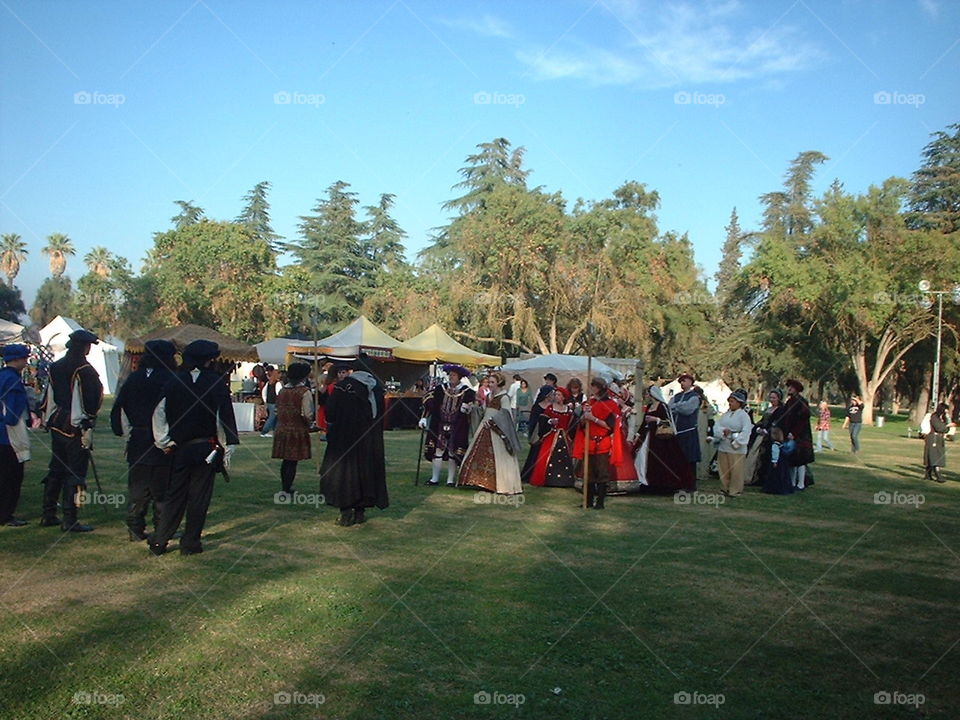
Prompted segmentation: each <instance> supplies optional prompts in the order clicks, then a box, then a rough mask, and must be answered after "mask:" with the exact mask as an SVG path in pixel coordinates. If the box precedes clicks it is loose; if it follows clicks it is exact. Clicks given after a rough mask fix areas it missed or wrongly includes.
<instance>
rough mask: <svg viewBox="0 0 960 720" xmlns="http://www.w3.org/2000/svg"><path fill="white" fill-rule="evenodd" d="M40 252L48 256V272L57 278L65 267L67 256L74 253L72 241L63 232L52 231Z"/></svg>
mask: <svg viewBox="0 0 960 720" xmlns="http://www.w3.org/2000/svg"><path fill="white" fill-rule="evenodd" d="M40 252H41V253H42V254H44V255H46V256H48V257H49V258H50V274H51V275H52V276H53V277H54V278H59V277H61V276H62V275H63V273H64V271H65V270H66V269H67V257H69V256H70V255H76V253H77V251H76V250H75V249H74V247H73V241H72V240H70V238H69V237H67V236H66V235H64V234H63V233H53V234H52V235H49V236H47V244H46V245H44V246H43V248H41V249H40Z"/></svg>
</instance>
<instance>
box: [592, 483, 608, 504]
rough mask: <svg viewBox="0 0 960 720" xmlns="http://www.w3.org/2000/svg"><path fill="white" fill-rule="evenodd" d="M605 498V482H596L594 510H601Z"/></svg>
mask: <svg viewBox="0 0 960 720" xmlns="http://www.w3.org/2000/svg"><path fill="white" fill-rule="evenodd" d="M606 499H607V484H606V483H605V482H602V483H597V497H596V501H595V502H594V504H593V509H594V510H603V506H604V501H605V500H606Z"/></svg>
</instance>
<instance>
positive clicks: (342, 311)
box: [292, 180, 375, 333]
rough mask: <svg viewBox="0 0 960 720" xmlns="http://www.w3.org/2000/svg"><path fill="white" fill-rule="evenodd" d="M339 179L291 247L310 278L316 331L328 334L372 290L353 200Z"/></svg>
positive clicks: (349, 316) (302, 223)
mask: <svg viewBox="0 0 960 720" xmlns="http://www.w3.org/2000/svg"><path fill="white" fill-rule="evenodd" d="M349 187H350V184H349V183H346V182H344V181H342V180H338V181H337V182H335V183H333V184H332V185H331V186H330V187H329V188H327V196H326V197H325V198H321V199H319V200H317V204H316V206H315V207H314V208H313V214H312V215H305V216H302V217H301V218H300V226H299V229H300V240H299V241H298V242H297V243H295V244H294V245H293V246H292V250H293V252H294V255H296V257H297V259H298V261H299V265H300V266H301V268H302V269H303V270H305V271H306V273H307V275H308V276H309V278H310V292H311V294H312V296H313V300H312V301H313V302H315V303H316V307H317V317H318V330H319V331H320V332H324V333H329V332H333V331H335V330H338V329H339V328H340V327H342V326H343V325H344V324H345V323H347V322H349V321H350V320H352V319H353V318H354V317H355V316H356V314H357V312H358V311H359V309H360V306H361V305H362V304H363V300H364V298H365V297H366V295H367V293H368V292H369V291H370V289H371V288H372V287H373V285H374V270H375V268H374V264H373V260H372V258H371V256H370V253H369V252H368V247H367V244H366V243H365V242H364V241H363V235H364V233H365V230H366V228H365V225H364V223H362V222H360V221H358V220H357V218H356V214H355V213H356V205H357V203H358V201H357V195H356V193H353V192H350V191H348V190H347V188H349Z"/></svg>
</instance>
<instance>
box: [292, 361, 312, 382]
mask: <svg viewBox="0 0 960 720" xmlns="http://www.w3.org/2000/svg"><path fill="white" fill-rule="evenodd" d="M309 374H310V366H309V365H308V364H307V363H293V364H292V365H291V366H290V367H288V368H287V380H289V381H290V382H300V381H301V380H303V379H304V378H305V377H306V376H307V375H309Z"/></svg>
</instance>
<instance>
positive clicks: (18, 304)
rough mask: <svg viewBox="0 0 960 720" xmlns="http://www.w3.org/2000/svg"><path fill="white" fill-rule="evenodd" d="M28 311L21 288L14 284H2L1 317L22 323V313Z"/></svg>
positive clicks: (0, 294)
mask: <svg viewBox="0 0 960 720" xmlns="http://www.w3.org/2000/svg"><path fill="white" fill-rule="evenodd" d="M26 312H27V309H26V307H24V305H23V297H22V296H21V295H20V288H18V287H14V286H12V285H0V318H3V319H4V320H9V321H10V322H15V323H18V324H19V323H20V322H22V320H21V317H20V316H21V315H23V314H24V313H26Z"/></svg>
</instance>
